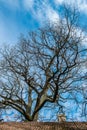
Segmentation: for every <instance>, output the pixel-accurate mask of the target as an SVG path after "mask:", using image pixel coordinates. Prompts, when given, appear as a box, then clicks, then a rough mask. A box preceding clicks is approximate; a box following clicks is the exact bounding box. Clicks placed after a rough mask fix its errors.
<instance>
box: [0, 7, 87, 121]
mask: <svg viewBox="0 0 87 130" xmlns="http://www.w3.org/2000/svg"><path fill="white" fill-rule="evenodd" d="M77 16H78V15H77V10H76V9H75V8H73V9H70V10H69V8H64V17H63V18H60V20H59V21H58V22H56V23H54V24H48V25H47V26H45V27H43V28H40V29H38V30H37V31H32V32H29V35H28V37H27V38H25V37H23V36H22V37H21V38H20V41H19V44H18V45H15V47H13V46H12V47H5V48H4V49H3V50H1V55H0V56H1V61H0V77H1V78H0V103H1V104H2V105H3V106H5V108H9V107H10V108H13V109H15V110H17V111H18V112H19V113H20V114H21V115H22V116H24V118H25V119H26V120H28V121H32V120H35V119H36V115H37V113H38V112H39V111H40V110H41V109H42V108H43V107H46V106H48V105H49V103H57V104H58V105H59V106H62V104H61V103H60V102H64V101H67V100H69V99H71V98H73V99H75V100H76V98H75V96H74V95H73V94H74V93H78V92H79V93H80V92H81V85H80V82H81V80H82V79H83V78H82V77H83V75H84V74H83V73H82V72H81V68H80V67H81V64H82V63H83V62H84V60H85V59H83V58H82V54H83V51H85V49H83V47H82V45H81V43H82V42H83V40H84V36H83V32H81V29H80V28H79V27H77ZM78 83H79V85H78ZM64 94H66V95H67V96H66V95H64ZM70 95H73V97H70Z"/></svg>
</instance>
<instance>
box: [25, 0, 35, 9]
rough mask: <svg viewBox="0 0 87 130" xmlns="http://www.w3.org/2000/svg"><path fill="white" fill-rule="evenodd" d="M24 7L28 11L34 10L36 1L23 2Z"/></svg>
mask: <svg viewBox="0 0 87 130" xmlns="http://www.w3.org/2000/svg"><path fill="white" fill-rule="evenodd" d="M23 5H24V8H25V9H26V10H29V9H32V8H33V5H34V0H23Z"/></svg>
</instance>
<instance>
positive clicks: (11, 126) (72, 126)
mask: <svg viewBox="0 0 87 130" xmlns="http://www.w3.org/2000/svg"><path fill="white" fill-rule="evenodd" d="M0 130H87V122H63V123H57V122H1V123H0Z"/></svg>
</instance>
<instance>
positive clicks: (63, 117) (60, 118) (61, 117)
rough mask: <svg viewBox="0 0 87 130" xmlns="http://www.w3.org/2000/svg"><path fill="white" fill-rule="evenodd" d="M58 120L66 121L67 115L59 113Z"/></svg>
mask: <svg viewBox="0 0 87 130" xmlns="http://www.w3.org/2000/svg"><path fill="white" fill-rule="evenodd" d="M58 121H59V122H65V121H66V116H65V114H59V115H58Z"/></svg>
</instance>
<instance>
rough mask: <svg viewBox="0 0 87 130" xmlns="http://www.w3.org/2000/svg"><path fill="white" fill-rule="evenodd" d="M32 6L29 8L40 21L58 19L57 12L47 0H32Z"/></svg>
mask: <svg viewBox="0 0 87 130" xmlns="http://www.w3.org/2000/svg"><path fill="white" fill-rule="evenodd" d="M34 7H35V9H34V8H32V9H31V11H32V12H31V13H32V15H33V17H34V18H35V19H36V20H37V21H39V22H40V23H43V22H46V21H51V22H53V21H55V20H58V19H59V15H58V12H56V10H54V9H53V7H52V6H51V5H50V3H49V2H48V1H45V0H44V1H38V2H34Z"/></svg>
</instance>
